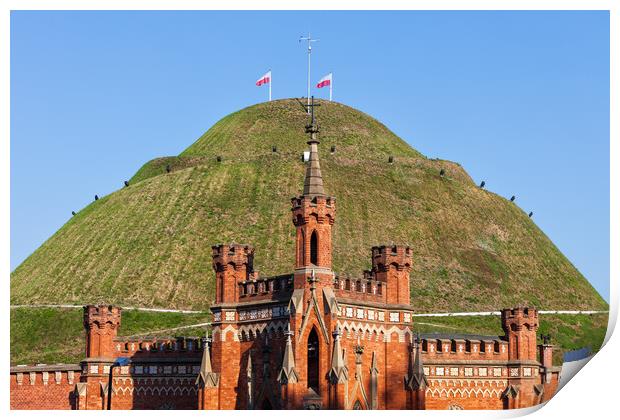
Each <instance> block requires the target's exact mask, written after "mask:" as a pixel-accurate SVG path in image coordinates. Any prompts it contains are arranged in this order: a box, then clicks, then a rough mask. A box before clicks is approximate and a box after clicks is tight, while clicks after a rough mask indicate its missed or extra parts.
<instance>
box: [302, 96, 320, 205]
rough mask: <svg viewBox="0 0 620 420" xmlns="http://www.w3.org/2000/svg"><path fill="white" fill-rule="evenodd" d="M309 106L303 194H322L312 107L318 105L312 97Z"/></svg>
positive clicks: (315, 127)
mask: <svg viewBox="0 0 620 420" xmlns="http://www.w3.org/2000/svg"><path fill="white" fill-rule="evenodd" d="M309 106H310V107H311V109H312V120H311V123H310V124H309V125H307V126H306V133H309V134H310V140H308V145H310V159H309V160H308V166H307V168H306V179H305V180H304V195H306V196H308V195H309V196H324V195H325V191H324V190H323V177H322V176H321V165H320V164H319V149H318V144H319V141H318V140H317V138H316V134H317V133H318V132H319V127H318V125H317V124H316V122H315V120H314V107H315V106H319V104H316V105H315V104H314V97H312V104H311V105H309Z"/></svg>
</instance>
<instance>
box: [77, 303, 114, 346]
mask: <svg viewBox="0 0 620 420" xmlns="http://www.w3.org/2000/svg"><path fill="white" fill-rule="evenodd" d="M120 325H121V308H119V307H116V306H108V305H97V306H96V305H88V306H84V329H85V330H86V357H87V358H91V357H109V358H111V357H113V356H114V345H113V341H114V338H115V337H116V335H117V332H118V327H120Z"/></svg>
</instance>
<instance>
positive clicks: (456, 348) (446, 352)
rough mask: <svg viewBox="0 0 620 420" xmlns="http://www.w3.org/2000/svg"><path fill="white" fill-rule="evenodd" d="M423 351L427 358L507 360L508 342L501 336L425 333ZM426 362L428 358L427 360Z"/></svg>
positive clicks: (422, 339)
mask: <svg viewBox="0 0 620 420" xmlns="http://www.w3.org/2000/svg"><path fill="white" fill-rule="evenodd" d="M421 341H422V353H423V354H424V355H425V357H426V358H427V359H432V358H445V359H455V360H459V361H460V360H463V361H465V360H471V361H474V360H501V361H507V360H508V359H509V358H508V342H507V341H506V340H504V339H502V338H501V337H494V336H476V335H459V336H454V337H450V336H448V335H444V334H425V335H424V336H422V337H421ZM425 362H426V360H425Z"/></svg>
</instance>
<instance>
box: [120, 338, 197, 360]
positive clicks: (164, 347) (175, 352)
mask: <svg viewBox="0 0 620 420" xmlns="http://www.w3.org/2000/svg"><path fill="white" fill-rule="evenodd" d="M203 349H204V344H203V342H202V340H201V339H200V338H198V337H168V338H155V337H141V338H131V337H117V338H116V339H115V340H114V352H115V356H116V357H140V358H142V357H166V358H168V357H171V358H178V357H179V356H186V357H192V356H193V357H200V355H202V351H203Z"/></svg>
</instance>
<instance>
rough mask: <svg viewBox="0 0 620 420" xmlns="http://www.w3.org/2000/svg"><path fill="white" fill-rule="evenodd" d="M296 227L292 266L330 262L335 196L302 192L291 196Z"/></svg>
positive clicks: (321, 264)
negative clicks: (300, 194) (312, 195)
mask: <svg viewBox="0 0 620 420" xmlns="http://www.w3.org/2000/svg"><path fill="white" fill-rule="evenodd" d="M291 205H292V208H291V211H292V213H293V224H294V225H295V227H296V229H297V230H296V236H297V241H296V246H295V250H296V252H295V268H303V267H312V266H316V267H325V268H331V266H332V226H333V224H334V221H335V220H336V217H335V216H336V199H335V198H333V197H327V196H314V197H310V196H305V195H302V196H301V197H295V198H293V199H291Z"/></svg>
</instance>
